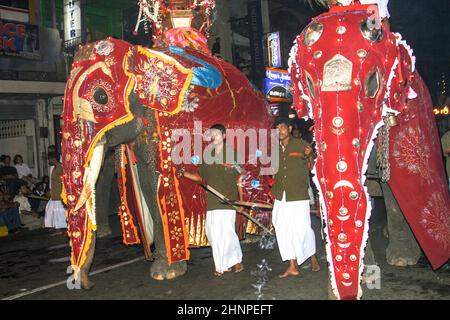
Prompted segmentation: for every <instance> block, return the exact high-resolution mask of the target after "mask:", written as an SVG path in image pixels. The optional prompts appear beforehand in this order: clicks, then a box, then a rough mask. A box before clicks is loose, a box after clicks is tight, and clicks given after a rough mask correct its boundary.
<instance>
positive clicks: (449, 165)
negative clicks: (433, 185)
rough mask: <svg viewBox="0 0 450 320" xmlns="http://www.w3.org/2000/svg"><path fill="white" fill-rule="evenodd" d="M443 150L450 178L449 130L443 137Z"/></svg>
mask: <svg viewBox="0 0 450 320" xmlns="http://www.w3.org/2000/svg"><path fill="white" fill-rule="evenodd" d="M441 143H442V151H443V152H444V156H445V161H446V162H447V176H448V178H449V179H450V156H449V154H448V151H450V131H447V132H446V133H445V134H444V135H443V136H442V138H441Z"/></svg>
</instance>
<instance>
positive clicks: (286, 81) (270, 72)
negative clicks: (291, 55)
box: [264, 68, 292, 102]
mask: <svg viewBox="0 0 450 320" xmlns="http://www.w3.org/2000/svg"><path fill="white" fill-rule="evenodd" d="M264 88H265V91H264V92H265V94H266V98H267V100H269V101H271V102H291V101H292V91H291V76H290V74H289V72H287V71H286V70H281V69H272V68H267V69H266V79H265V83H264Z"/></svg>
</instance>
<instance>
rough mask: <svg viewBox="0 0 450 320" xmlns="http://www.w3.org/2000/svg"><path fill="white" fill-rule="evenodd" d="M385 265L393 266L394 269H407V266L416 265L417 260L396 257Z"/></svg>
mask: <svg viewBox="0 0 450 320" xmlns="http://www.w3.org/2000/svg"><path fill="white" fill-rule="evenodd" d="M387 263H389V264H390V265H391V266H395V267H407V266H414V265H416V264H417V260H415V259H408V258H402V257H397V258H391V259H388V260H387Z"/></svg>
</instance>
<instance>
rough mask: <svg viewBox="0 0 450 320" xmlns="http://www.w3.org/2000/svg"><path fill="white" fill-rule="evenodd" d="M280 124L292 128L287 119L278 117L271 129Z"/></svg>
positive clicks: (290, 122) (289, 120)
mask: <svg viewBox="0 0 450 320" xmlns="http://www.w3.org/2000/svg"><path fill="white" fill-rule="evenodd" d="M280 124H285V125H286V126H288V127H289V126H292V121H291V119H289V118H288V117H283V116H279V117H277V118H276V119H275V122H274V124H273V127H274V128H276V127H278V125H280Z"/></svg>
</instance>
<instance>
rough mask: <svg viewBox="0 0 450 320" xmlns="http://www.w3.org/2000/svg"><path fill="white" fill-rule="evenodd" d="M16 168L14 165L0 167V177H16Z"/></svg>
mask: <svg viewBox="0 0 450 320" xmlns="http://www.w3.org/2000/svg"><path fill="white" fill-rule="evenodd" d="M17 176H18V174H17V169H16V168H15V167H1V168H0V178H13V177H14V178H17Z"/></svg>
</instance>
